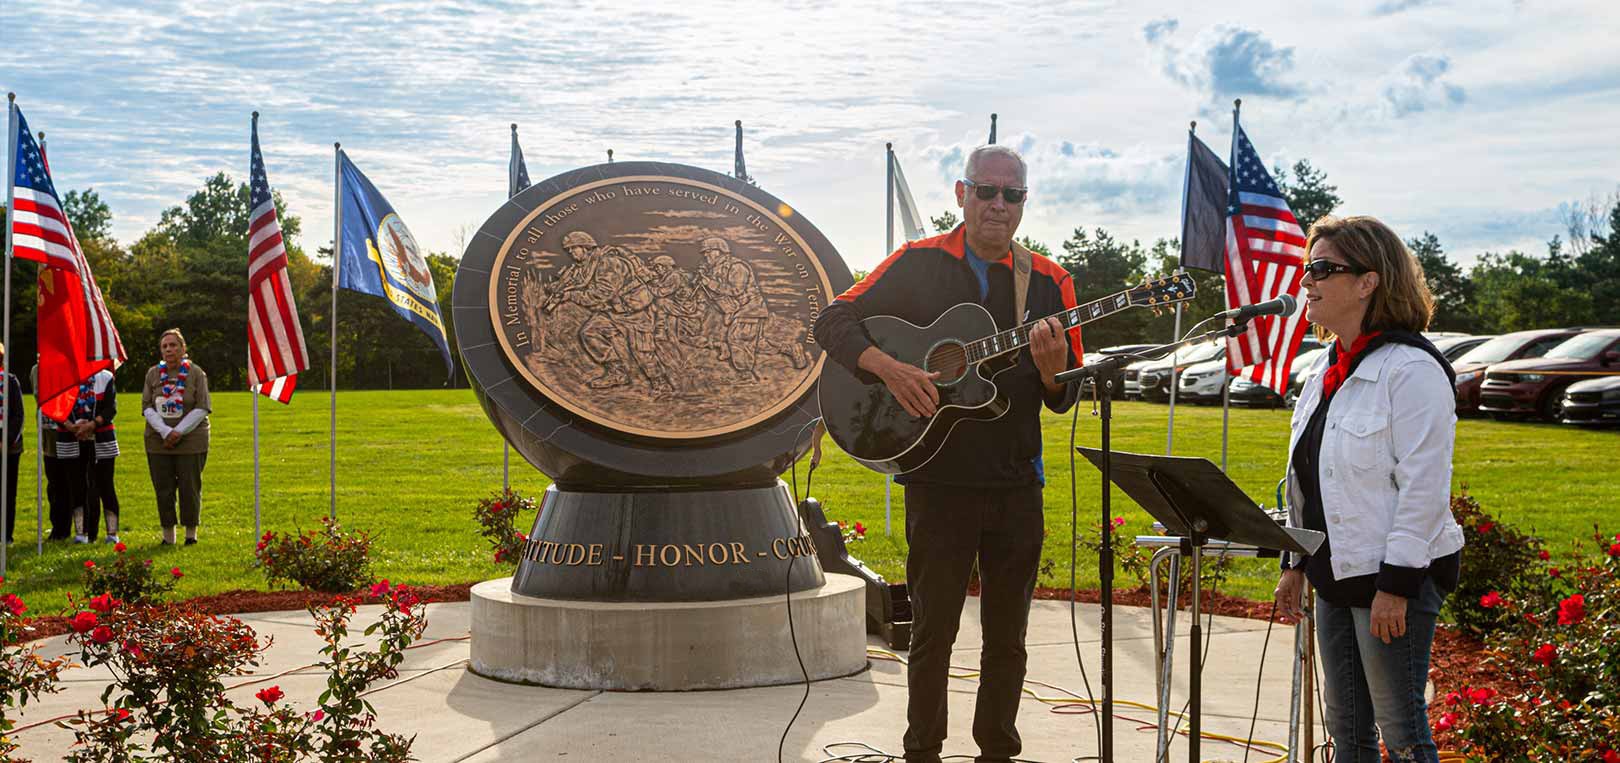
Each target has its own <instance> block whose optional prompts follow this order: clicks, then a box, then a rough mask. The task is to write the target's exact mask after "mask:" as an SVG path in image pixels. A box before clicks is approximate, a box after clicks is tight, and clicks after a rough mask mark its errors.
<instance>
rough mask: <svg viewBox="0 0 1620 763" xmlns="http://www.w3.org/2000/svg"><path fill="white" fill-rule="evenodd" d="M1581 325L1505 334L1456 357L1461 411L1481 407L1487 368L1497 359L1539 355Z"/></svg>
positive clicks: (1471, 411) (1496, 361)
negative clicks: (1480, 390)
mask: <svg viewBox="0 0 1620 763" xmlns="http://www.w3.org/2000/svg"><path fill="white" fill-rule="evenodd" d="M1579 333H1581V332H1580V329H1532V330H1530V331H1515V332H1513V333H1511V334H1503V335H1501V336H1499V337H1496V338H1494V339H1492V340H1490V341H1488V342H1486V343H1484V344H1482V345H1480V346H1478V347H1475V348H1474V349H1472V350H1469V351H1468V352H1466V353H1464V354H1463V356H1462V357H1460V358H1457V359H1456V360H1454V361H1452V363H1451V367H1452V370H1454V371H1456V372H1457V412H1458V413H1474V412H1477V411H1478V410H1479V388H1480V385H1481V384H1483V383H1484V382H1485V369H1486V368H1487V367H1489V366H1490V365H1491V364H1493V363H1501V362H1502V361H1505V360H1518V359H1520V358H1539V357H1541V356H1543V355H1546V354H1547V351H1548V350H1551V349H1552V348H1554V347H1557V346H1558V345H1560V344H1563V343H1564V340H1566V339H1568V338H1570V337H1572V336H1575V335H1576V334H1579Z"/></svg>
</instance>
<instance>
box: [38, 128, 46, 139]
mask: <svg viewBox="0 0 1620 763" xmlns="http://www.w3.org/2000/svg"><path fill="white" fill-rule="evenodd" d="M39 139H40V140H44V139H45V131H44V130H40V131H39Z"/></svg>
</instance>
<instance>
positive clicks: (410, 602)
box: [393, 585, 421, 611]
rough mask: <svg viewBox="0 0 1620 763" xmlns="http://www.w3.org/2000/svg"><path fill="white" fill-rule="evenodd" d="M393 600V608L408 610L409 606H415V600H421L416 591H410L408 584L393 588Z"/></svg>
mask: <svg viewBox="0 0 1620 763" xmlns="http://www.w3.org/2000/svg"><path fill="white" fill-rule="evenodd" d="M393 601H394V607H395V608H397V609H400V610H404V611H409V610H410V608H411V607H414V606H416V604H417V602H419V601H421V599H420V598H418V597H417V595H416V593H415V592H414V591H412V590H411V589H410V587H409V586H403V585H402V586H399V587H397V588H395V589H394V595H393Z"/></svg>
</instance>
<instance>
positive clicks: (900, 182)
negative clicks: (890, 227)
mask: <svg viewBox="0 0 1620 763" xmlns="http://www.w3.org/2000/svg"><path fill="white" fill-rule="evenodd" d="M889 161H891V162H894V198H895V201H896V202H898V203H899V204H898V205H899V207H900V229H901V230H902V231H904V232H905V235H906V240H907V241H916V240H917V239H919V238H922V237H924V236H926V235H928V231H927V229H926V228H924V227H923V218H922V215H921V214H920V213H918V212H917V202H916V201H915V200H913V199H912V198H911V187H910V186H908V185H906V175H905V173H903V172H901V171H900V159H899V158H898V157H896V156H894V155H893V154H890V156H889Z"/></svg>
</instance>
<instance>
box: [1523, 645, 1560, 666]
mask: <svg viewBox="0 0 1620 763" xmlns="http://www.w3.org/2000/svg"><path fill="white" fill-rule="evenodd" d="M1530 656H1531V658H1532V659H1534V660H1535V661H1536V662H1539V663H1541V664H1542V665H1546V666H1547V667H1552V664H1553V660H1556V659H1558V647H1556V646H1553V645H1552V644H1542V645H1541V646H1539V647H1536V651H1535V653H1534V654H1532V655H1530Z"/></svg>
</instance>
